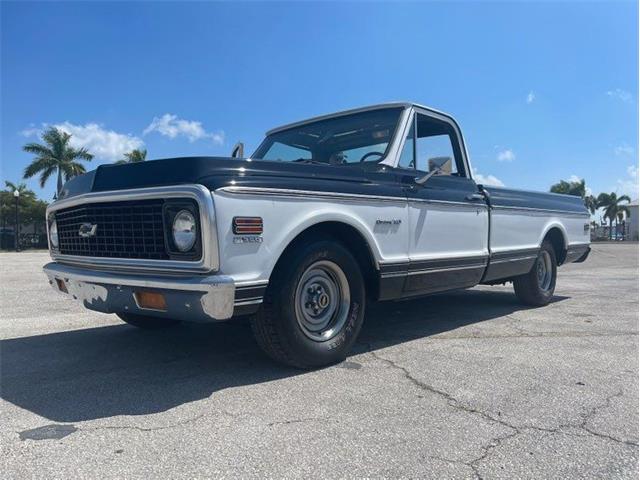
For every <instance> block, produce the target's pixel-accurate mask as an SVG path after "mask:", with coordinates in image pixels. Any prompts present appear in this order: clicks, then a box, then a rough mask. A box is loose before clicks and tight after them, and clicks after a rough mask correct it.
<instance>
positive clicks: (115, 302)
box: [43, 262, 235, 322]
mask: <svg viewBox="0 0 640 480" xmlns="http://www.w3.org/2000/svg"><path fill="white" fill-rule="evenodd" d="M43 269H44V273H45V274H46V275H47V277H48V278H49V283H50V284H51V286H52V287H53V289H54V290H56V291H57V292H60V293H63V294H66V295H68V296H69V297H71V298H73V299H74V300H77V301H79V302H81V303H82V304H83V305H84V306H85V307H86V308H88V309H90V310H95V311H98V312H103V313H134V314H139V315H148V316H152V317H160V318H173V319H179V320H187V321H193V322H206V321H211V320H226V319H229V318H231V317H232V316H233V311H234V300H235V284H234V281H233V279H232V278H231V277H227V276H224V275H210V276H206V275H199V276H189V277H183V276H150V275H149V274H146V275H136V274H126V273H113V272H106V271H100V270H88V269H84V268H78V267H72V266H69V265H65V264H61V263H57V262H52V263H48V264H47V265H45V266H44V268H43ZM64 290H66V292H65V291H64ZM140 291H153V292H157V293H161V294H163V296H164V298H165V303H166V309H165V310H153V309H147V308H141V307H140V306H138V302H137V301H136V297H135V293H136V292H140Z"/></svg>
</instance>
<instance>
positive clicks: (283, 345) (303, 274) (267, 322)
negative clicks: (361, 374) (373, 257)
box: [251, 240, 365, 368]
mask: <svg viewBox="0 0 640 480" xmlns="http://www.w3.org/2000/svg"><path fill="white" fill-rule="evenodd" d="M364 309H365V288H364V280H363V278H362V273H361V272H360V268H359V265H358V262H357V261H356V260H355V259H354V258H353V256H352V255H351V253H350V252H349V251H348V250H347V249H346V248H345V247H343V246H342V245H341V244H340V243H338V242H335V241H331V240H321V241H316V242H313V243H311V244H307V245H300V246H298V247H297V248H295V249H294V250H293V251H292V252H290V253H288V254H287V256H286V257H285V258H284V259H283V260H282V261H281V262H280V263H279V265H278V267H277V269H276V271H274V274H273V276H272V279H271V281H270V282H269V287H268V289H267V293H266V295H265V299H264V302H263V304H262V306H261V308H260V310H259V311H258V313H257V314H256V315H255V316H254V317H253V318H252V322H251V326H252V329H253V332H254V335H255V337H256V340H257V342H258V344H259V345H260V347H261V348H262V349H263V350H264V351H265V353H267V355H269V356H270V357H271V358H273V359H274V360H276V361H278V362H280V363H284V364H287V365H291V366H294V367H298V368H313V367H320V366H323V365H330V364H333V363H336V362H339V361H341V360H344V358H345V357H346V355H347V353H348V352H349V350H350V349H351V347H352V346H353V343H354V342H355V340H356V337H357V336H358V333H359V332H360V328H361V326H362V322H363V319H364Z"/></svg>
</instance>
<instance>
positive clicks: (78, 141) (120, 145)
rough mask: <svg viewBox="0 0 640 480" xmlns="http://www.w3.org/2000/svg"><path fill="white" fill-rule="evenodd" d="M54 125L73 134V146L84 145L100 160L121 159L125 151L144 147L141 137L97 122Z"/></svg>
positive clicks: (71, 142)
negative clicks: (105, 126) (108, 128)
mask: <svg viewBox="0 0 640 480" xmlns="http://www.w3.org/2000/svg"><path fill="white" fill-rule="evenodd" d="M53 126H54V127H56V128H58V129H60V130H62V131H64V132H67V133H69V134H71V140H70V142H69V143H70V144H71V146H72V147H75V148H81V147H84V148H86V149H87V150H88V151H89V152H90V153H92V154H93V155H94V156H95V157H96V159H99V160H109V161H114V160H119V159H121V158H122V157H123V156H124V154H125V153H127V152H130V151H131V150H134V149H136V148H142V147H144V142H143V141H142V140H141V139H140V138H138V137H135V136H132V135H128V134H124V133H118V132H114V131H113V130H107V129H105V128H104V127H102V126H101V125H98V124H97V123H87V124H85V125H74V124H73V123H70V122H64V123H59V124H57V125H53Z"/></svg>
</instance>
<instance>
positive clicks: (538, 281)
mask: <svg viewBox="0 0 640 480" xmlns="http://www.w3.org/2000/svg"><path fill="white" fill-rule="evenodd" d="M557 273H558V263H557V260H556V252H555V250H554V248H553V245H552V244H551V243H550V242H548V241H546V240H545V241H544V242H543V243H542V248H540V252H538V258H537V259H536V261H535V263H534V264H533V267H532V268H531V270H530V271H529V273H526V274H524V275H521V276H519V277H517V278H515V279H514V281H513V289H514V290H515V292H516V296H517V297H518V299H519V300H520V301H521V302H522V303H524V304H525V305H531V306H533V307H541V306H543V305H547V304H548V303H549V302H550V301H551V299H552V298H553V292H554V291H555V289H556V276H557Z"/></svg>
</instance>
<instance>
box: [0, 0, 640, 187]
mask: <svg viewBox="0 0 640 480" xmlns="http://www.w3.org/2000/svg"><path fill="white" fill-rule="evenodd" d="M0 5H1V6H0V8H1V22H2V24H1V27H2V28H1V40H2V46H1V48H2V51H1V53H2V58H1V62H2V63H1V87H0V88H1V95H2V96H1V122H2V124H1V130H0V133H1V141H2V145H1V149H0V155H1V158H0V159H1V161H2V171H1V175H0V176H1V179H2V180H5V179H9V180H12V181H15V180H18V179H19V178H20V177H21V174H22V171H23V170H24V167H25V166H26V165H27V163H28V162H29V160H30V156H29V155H28V154H26V153H23V152H22V151H21V146H22V145H23V144H24V143H25V142H27V141H33V140H36V137H35V136H34V135H36V134H37V132H38V130H40V129H42V126H43V125H59V126H62V127H63V128H65V129H67V130H68V131H70V132H72V133H73V134H74V138H75V139H76V141H77V142H79V143H82V144H84V145H86V146H88V147H89V148H90V149H91V150H92V151H93V152H94V153H96V159H95V160H94V161H93V162H92V164H93V165H92V166H91V168H94V167H95V166H97V165H98V164H100V163H106V162H110V161H113V160H114V159H116V158H119V156H120V155H121V154H122V152H124V151H127V150H130V149H131V148H135V147H141V146H144V147H145V148H147V149H148V151H149V157H150V158H152V159H153V158H163V157H170V156H181V155H226V154H228V153H229V152H230V150H231V148H232V146H233V144H234V143H235V142H236V141H238V140H243V141H244V142H245V144H246V145H247V147H248V150H249V152H251V151H252V149H253V148H254V147H255V146H256V145H257V144H258V143H259V141H260V140H261V139H262V136H263V134H264V132H265V131H266V130H267V129H269V128H271V127H273V126H277V125H279V124H282V123H288V122H290V121H294V120H298V119H302V118H305V117H308V116H312V115H317V114H322V113H328V112H331V111H334V110H340V109H345V108H350V107H355V106H361V105H365V104H370V103H379V102H384V101H389V100H410V101H415V102H418V103H422V104H426V105H430V106H433V107H435V108H438V109H440V110H444V111H447V112H449V113H451V114H453V115H454V116H455V117H456V118H457V119H458V121H459V122H460V123H461V125H462V128H463V130H464V132H465V136H466V140H467V143H468V147H469V151H470V155H471V160H472V163H473V166H474V168H475V169H476V171H477V172H478V174H480V175H482V176H484V177H485V179H486V178H488V177H490V176H491V179H492V180H494V181H495V182H501V183H503V184H505V185H507V186H511V187H518V188H526V189H535V190H548V188H549V186H550V184H552V183H554V182H556V181H558V180H560V179H568V178H570V177H571V176H578V177H584V178H586V180H587V185H588V186H589V187H590V188H591V189H592V191H593V192H594V193H596V194H597V193H599V192H601V191H617V192H618V193H627V194H630V195H632V196H633V197H634V198H635V197H637V195H638V23H637V19H638V7H637V4H636V3H635V2H603V3H593V2H587V3H576V2H563V3H556V2H530V3H523V2H518V3H480V2H474V3H463V2H455V3H396V2H385V3H335V2H334V3H296V4H293V3H181V4H178V3H170V2H130V3H128V2H114V3H97V2H82V3H81V2H73V3H60V2H51V3H30V2H20V3H12V2H2V3H1V4H0ZM28 185H29V186H30V187H31V188H33V189H34V190H36V191H37V192H38V193H39V195H41V196H43V197H44V198H46V199H50V198H51V196H52V195H53V191H54V188H55V181H54V179H52V180H51V181H50V183H49V184H47V186H46V188H45V189H44V190H40V188H39V187H38V185H37V181H36V180H35V179H33V180H30V181H28Z"/></svg>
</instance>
